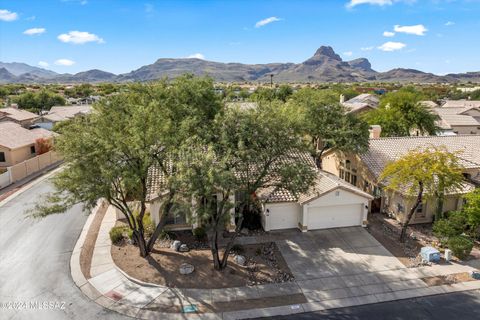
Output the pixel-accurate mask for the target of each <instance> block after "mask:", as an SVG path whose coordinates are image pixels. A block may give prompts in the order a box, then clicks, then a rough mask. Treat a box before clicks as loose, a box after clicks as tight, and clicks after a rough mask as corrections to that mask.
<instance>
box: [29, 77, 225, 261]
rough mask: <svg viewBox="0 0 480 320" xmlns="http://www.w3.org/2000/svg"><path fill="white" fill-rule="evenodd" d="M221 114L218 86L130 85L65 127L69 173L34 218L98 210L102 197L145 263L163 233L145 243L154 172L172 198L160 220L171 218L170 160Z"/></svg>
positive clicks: (189, 80)
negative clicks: (79, 208) (79, 207)
mask: <svg viewBox="0 0 480 320" xmlns="http://www.w3.org/2000/svg"><path fill="white" fill-rule="evenodd" d="M220 108H221V104H220V102H219V101H218V98H217V97H216V95H215V92H214V88H213V83H212V81H211V80H210V79H207V78H193V77H191V76H184V77H180V78H178V79H176V80H174V81H173V82H167V81H166V80H165V81H161V82H159V83H155V84H149V85H141V84H136V85H131V86H129V87H128V88H126V92H124V93H121V94H118V95H113V96H111V97H108V98H106V99H104V100H102V101H100V102H99V103H98V104H96V105H95V106H94V111H93V112H92V114H90V115H88V116H85V117H79V118H76V119H74V120H73V121H71V122H69V123H67V124H66V125H64V126H62V128H61V135H60V136H59V137H58V139H57V140H56V143H55V149H56V151H58V152H59V153H60V154H61V155H62V156H63V158H64V160H65V169H64V170H63V171H62V172H60V173H59V174H57V175H56V176H55V177H54V179H53V182H54V185H55V188H56V191H55V193H54V194H52V195H50V196H49V197H48V199H47V200H48V201H47V203H46V204H40V205H39V206H37V208H36V212H35V214H36V215H37V216H38V215H46V214H49V213H55V212H62V211H65V209H66V208H67V207H68V206H71V205H73V204H75V203H83V204H84V206H85V207H86V208H92V207H93V206H94V205H95V204H96V202H97V200H98V199H99V198H104V199H106V200H107V201H108V202H109V203H110V204H111V205H113V206H114V207H116V208H117V209H119V210H120V211H121V212H122V213H123V214H124V216H125V218H126V221H127V223H128V226H129V227H130V229H131V230H132V231H133V232H132V234H133V240H134V242H135V244H136V245H138V247H139V251H140V255H141V256H142V257H145V256H147V255H148V254H149V253H150V251H151V250H152V249H153V244H154V242H155V240H156V239H157V237H158V235H159V234H160V231H161V228H162V227H163V224H162V223H160V224H158V225H157V226H156V229H155V231H154V233H153V236H152V237H151V238H150V239H149V241H148V243H147V241H146V239H145V233H144V226H143V222H142V221H143V217H144V216H145V214H146V212H147V201H148V197H149V194H148V192H149V170H150V168H152V167H153V166H156V167H159V168H160V169H161V170H162V172H163V175H164V178H165V179H164V181H165V184H164V185H163V186H162V187H163V188H164V191H169V196H168V197H166V199H165V201H166V202H165V203H164V205H163V206H162V214H161V215H162V216H167V215H168V213H169V210H171V209H172V206H173V205H172V203H173V202H174V201H175V195H176V190H175V189H174V188H173V184H171V183H170V180H172V177H173V176H174V175H175V170H173V169H172V164H171V157H170V156H169V154H170V153H171V152H173V151H174V150H176V148H178V145H179V144H181V143H182V141H184V140H185V139H186V138H187V137H189V136H190V135H192V134H197V135H199V136H202V135H203V134H205V133H206V132H208V128H209V127H210V126H209V123H210V122H212V121H213V119H214V117H215V115H216V114H217V112H218V111H219V110H220ZM165 189H166V190H165ZM132 203H135V207H136V208H138V212H136V211H135V210H134V209H133V206H132Z"/></svg>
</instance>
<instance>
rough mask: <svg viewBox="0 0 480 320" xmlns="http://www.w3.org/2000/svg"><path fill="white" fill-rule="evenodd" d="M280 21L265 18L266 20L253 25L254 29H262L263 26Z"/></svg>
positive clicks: (278, 19) (275, 18) (273, 18)
mask: <svg viewBox="0 0 480 320" xmlns="http://www.w3.org/2000/svg"><path fill="white" fill-rule="evenodd" d="M280 20H282V19H280V18H277V17H270V18H266V19H263V20H260V21H258V22H257V23H255V28H260V27H263V26H265V25H267V24H269V23H272V22H275V21H280Z"/></svg>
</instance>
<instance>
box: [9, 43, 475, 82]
mask: <svg viewBox="0 0 480 320" xmlns="http://www.w3.org/2000/svg"><path fill="white" fill-rule="evenodd" d="M184 73H192V74H195V75H209V76H211V77H212V78H214V79H215V80H216V81H219V82H247V81H256V82H257V81H259V82H269V81H270V75H272V74H273V75H274V81H275V82H290V83H300V82H373V81H382V82H415V83H444V82H449V83H453V82H467V81H471V82H480V71H479V72H467V73H458V74H453V73H452V74H447V75H444V76H439V75H435V74H433V73H426V72H422V71H419V70H415V69H404V68H397V69H392V70H390V71H387V72H377V71H375V70H374V69H372V65H371V64H370V62H369V61H368V59H366V58H359V59H355V60H351V61H343V60H342V58H341V57H340V56H339V55H338V54H337V53H335V51H334V50H333V49H332V47H329V46H322V47H320V48H319V49H318V50H317V51H316V52H315V54H314V55H313V56H312V57H311V58H309V59H307V60H306V61H304V62H302V63H268V64H242V63H221V62H214V61H207V60H201V59H196V58H184V59H165V58H162V59H158V60H157V61H155V62H154V63H152V64H149V65H146V66H143V67H140V68H139V69H136V70H133V71H131V72H129V73H124V74H119V75H116V74H113V73H110V72H106V71H102V70H98V69H94V70H88V71H84V72H79V73H76V74H68V73H65V74H58V73H55V72H53V71H50V70H46V69H42V68H38V67H32V66H30V65H28V64H25V63H17V62H11V63H3V62H0V83H83V82H89V83H95V82H97V83H98V82H135V81H140V82H141V81H151V80H157V79H161V78H164V77H169V78H173V77H177V76H179V75H182V74H184Z"/></svg>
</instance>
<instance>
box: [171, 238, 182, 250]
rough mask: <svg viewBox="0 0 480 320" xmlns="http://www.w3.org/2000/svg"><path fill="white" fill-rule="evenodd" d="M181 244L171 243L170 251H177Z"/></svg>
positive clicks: (178, 242) (177, 242)
mask: <svg viewBox="0 0 480 320" xmlns="http://www.w3.org/2000/svg"><path fill="white" fill-rule="evenodd" d="M181 245H182V243H181V242H180V241H178V240H175V241H173V243H172V245H171V246H170V248H171V249H173V250H175V251H178V250H179V249H180V246H181Z"/></svg>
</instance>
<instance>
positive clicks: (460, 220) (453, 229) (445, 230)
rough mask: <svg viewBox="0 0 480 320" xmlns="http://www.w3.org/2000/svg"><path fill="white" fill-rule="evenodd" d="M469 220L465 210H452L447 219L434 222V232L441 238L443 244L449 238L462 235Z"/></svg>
mask: <svg viewBox="0 0 480 320" xmlns="http://www.w3.org/2000/svg"><path fill="white" fill-rule="evenodd" d="M466 224H467V220H466V217H465V214H463V212H459V211H454V212H451V213H450V214H449V215H448V217H447V218H446V219H440V220H438V221H435V223H434V224H433V234H434V235H435V236H436V237H438V238H439V239H440V242H441V243H442V245H445V244H447V242H448V240H449V239H450V238H453V237H457V236H459V235H461V234H462V233H463V232H464V231H465V228H466Z"/></svg>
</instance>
